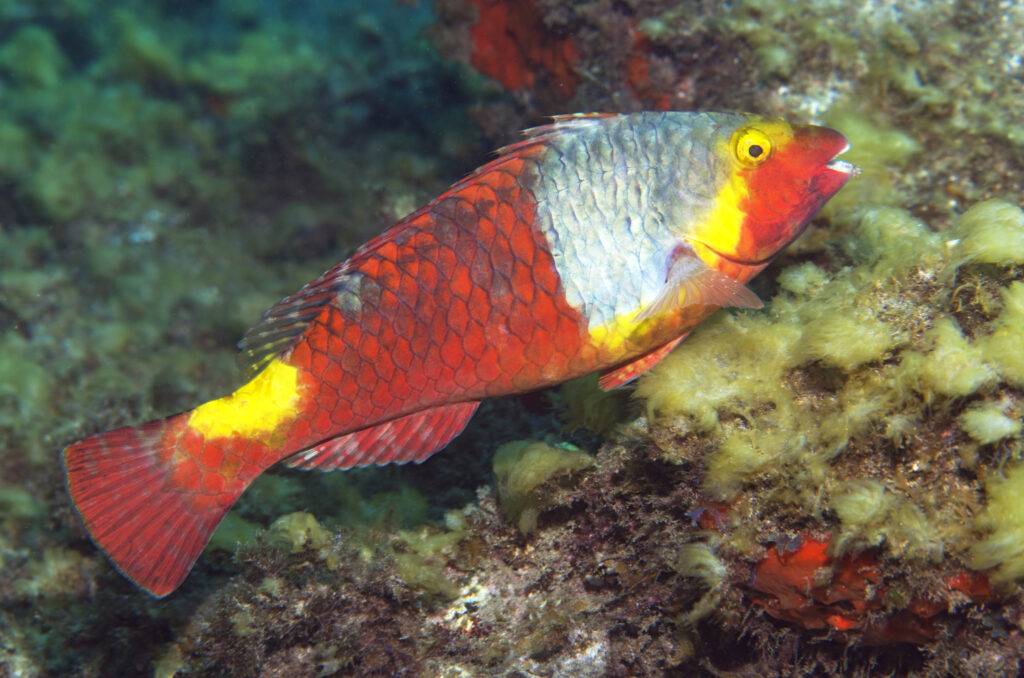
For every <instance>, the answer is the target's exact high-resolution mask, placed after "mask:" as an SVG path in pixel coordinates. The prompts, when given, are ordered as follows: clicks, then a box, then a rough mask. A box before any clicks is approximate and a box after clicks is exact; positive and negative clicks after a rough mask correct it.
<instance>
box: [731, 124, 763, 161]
mask: <svg viewBox="0 0 1024 678" xmlns="http://www.w3.org/2000/svg"><path fill="white" fill-rule="evenodd" d="M733 150H734V152H735V154H736V160H738V161H739V162H740V164H742V165H746V166H747V167H756V166H758V165H760V164H761V163H763V162H764V161H765V160H767V159H768V157H769V156H770V155H771V154H772V142H771V139H769V138H768V135H767V134H765V133H764V132H762V131H760V130H758V129H755V128H753V127H747V128H746V129H742V130H740V131H739V132H737V133H736V142H735V144H734V145H733Z"/></svg>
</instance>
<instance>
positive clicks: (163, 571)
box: [64, 413, 255, 598]
mask: <svg viewBox="0 0 1024 678" xmlns="http://www.w3.org/2000/svg"><path fill="white" fill-rule="evenodd" d="M188 418H189V414H188V413H185V414H179V415H177V416H174V417H169V418H167V419H162V420H159V421H153V422H149V423H148V424H143V425H141V426H137V427H131V428H121V429H117V430H114V431H108V432H106V433H101V434H99V435H95V436H92V437H89V438H86V439H84V440H81V441H79V442H77V443H74V444H73V445H70V446H69V447H68V448H67V449H65V450H64V468H65V472H66V473H67V482H68V491H69V492H70V494H71V499H72V501H73V502H74V505H75V508H77V509H78V512H79V513H80V514H81V516H82V519H83V520H84V521H85V526H86V528H88V530H89V533H90V534H91V535H92V538H93V541H95V542H96V544H97V545H98V546H99V547H100V548H101V549H103V551H104V552H106V554H107V556H108V557H109V558H110V560H111V561H113V563H114V565H115V566H117V568H118V569H119V570H120V571H121V572H123V573H124V574H125V575H126V576H127V577H128V578H129V579H131V580H132V581H134V582H135V583H136V584H138V585H139V586H140V587H142V588H143V589H145V590H146V591H149V592H150V593H151V594H153V595H154V596H157V597H159V598H162V597H163V596H166V595H167V594H169V593H171V592H172V591H173V590H174V589H176V588H177V587H178V585H179V584H181V582H182V580H183V579H185V577H186V575H188V572H189V570H191V569H192V565H193V564H194V563H195V561H196V558H198V557H199V554H200V552H201V551H202V550H203V547H204V546H206V543H207V542H208V541H209V540H210V536H211V535H212V534H213V531H214V529H215V528H216V527H217V525H218V523H220V521H221V519H222V518H223V517H224V514H225V513H226V512H227V510H228V509H229V508H230V507H231V505H232V504H233V503H234V502H235V500H236V499H237V498H238V495H240V494H241V493H242V490H244V489H245V487H246V486H247V485H248V484H249V482H250V481H251V480H252V477H251V476H254V475H255V474H253V473H250V474H247V475H249V476H250V477H248V478H241V477H238V476H237V475H234V476H231V477H228V476H226V475H225V472H224V468H223V464H221V463H211V462H219V460H221V459H223V458H224V456H225V454H224V453H225V452H226V450H224V449H222V448H221V447H218V446H216V445H214V444H212V443H211V442H210V441H206V440H204V439H203V438H202V436H200V435H199V434H197V433H196V432H195V431H193V430H192V429H191V428H189V426H188ZM217 440H218V442H224V443H230V441H228V440H224V439H217Z"/></svg>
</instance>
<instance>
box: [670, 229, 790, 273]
mask: <svg viewBox="0 0 1024 678" xmlns="http://www.w3.org/2000/svg"><path fill="white" fill-rule="evenodd" d="M797 235H800V234H799V233H797V234H796V235H794V236H793V238H792V239H790V240H789V242H787V243H786V244H787V245H788V244H789V243H790V242H793V240H796V237H797ZM685 239H686V240H687V241H688V242H690V243H694V244H697V245H701V246H702V247H706V248H707V249H709V250H710V251H711V252H712V253H713V254H715V255H716V256H718V257H720V258H722V259H725V260H726V261H728V262H731V263H734V264H740V265H741V266H761V265H762V264H767V263H768V262H769V261H771V260H772V259H773V258H774V257H775V253H773V254H770V255H768V256H766V257H764V258H763V259H754V260H747V259H740V258H739V257H734V256H731V255H728V254H726V253H725V252H720V251H718V250H717V249H715V248H714V247H712V246H711V245H709V244H707V243H706V242H704V241H703V240H699V239H697V238H693V237H687V238H685ZM783 247H784V246H783ZM779 249H783V248H779Z"/></svg>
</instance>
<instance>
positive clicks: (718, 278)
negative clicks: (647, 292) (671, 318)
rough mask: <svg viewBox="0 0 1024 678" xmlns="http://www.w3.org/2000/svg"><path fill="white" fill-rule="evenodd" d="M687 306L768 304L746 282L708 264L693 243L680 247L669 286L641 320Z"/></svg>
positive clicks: (667, 282) (652, 303)
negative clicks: (696, 250)
mask: <svg viewBox="0 0 1024 678" xmlns="http://www.w3.org/2000/svg"><path fill="white" fill-rule="evenodd" d="M686 306H718V307H726V306H736V307H738V308H761V307H762V306H764V304H762V303H761V300H760V299H758V298H757V295H756V294H754V293H753V292H751V291H750V290H749V289H748V288H747V287H746V286H745V285H743V284H742V283H740V282H737V281H736V280H733V279H732V278H730V277H729V276H727V275H725V274H724V273H720V272H718V271H717V270H715V269H714V268H712V267H710V266H708V265H707V264H705V263H704V261H703V260H702V259H701V258H700V257H698V256H697V254H696V252H694V251H693V250H692V249H691V248H689V247H685V246H683V247H679V248H678V249H677V250H676V253H675V256H674V258H673V260H672V264H671V266H670V267H669V271H668V276H667V278H666V280H665V286H664V287H663V288H662V290H661V293H660V294H659V295H658V296H657V298H656V299H655V300H654V301H652V302H651V303H650V304H648V305H647V307H646V308H644V309H643V310H642V311H640V313H638V314H637V316H636V318H635V320H636V321H637V322H640V321H643V320H647V319H648V318H653V317H655V316H658V315H661V314H662V313H668V312H671V311H674V310H675V309H678V308H685V307H686Z"/></svg>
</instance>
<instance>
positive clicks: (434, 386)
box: [63, 111, 857, 598]
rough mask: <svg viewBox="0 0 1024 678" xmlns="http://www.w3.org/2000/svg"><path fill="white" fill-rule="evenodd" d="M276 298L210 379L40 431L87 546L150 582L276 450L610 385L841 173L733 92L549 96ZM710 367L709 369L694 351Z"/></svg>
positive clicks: (449, 428) (685, 329)
mask: <svg viewBox="0 0 1024 678" xmlns="http://www.w3.org/2000/svg"><path fill="white" fill-rule="evenodd" d="M523 135H524V136H523V137H522V139H521V140H519V141H518V142H516V143H513V144H512V145H509V146H507V147H505V148H503V149H500V150H499V151H498V153H497V155H496V157H495V158H494V159H492V160H491V161H490V162H489V163H487V164H485V165H484V166H482V167H481V168H479V169H477V170H476V171H474V172H472V173H471V174H469V175H468V176H467V177H465V178H464V179H462V180H461V181H459V182H457V183H455V184H454V185H453V186H452V187H451V188H450V189H448V190H447V191H446V192H444V193H443V194H442V195H440V196H439V197H438V198H436V199H435V200H433V201H431V202H429V203H428V204H426V205H425V206H423V207H421V208H420V209H418V210H416V211H415V212H413V213H411V214H409V215H408V216H406V217H405V218H403V219H401V220H399V221H398V222H397V223H395V224H394V225H393V226H391V227H390V228H388V229H387V230H385V231H384V232H383V233H381V234H380V235H378V236H376V237H375V238H373V239H371V240H370V241H369V242H367V243H366V244H364V245H363V246H362V247H360V248H359V249H358V250H356V252H355V253H354V254H353V255H352V256H351V257H350V258H348V259H347V260H344V261H342V262H341V263H339V264H337V265H335V266H333V267H332V268H330V269H329V270H327V271H326V272H325V273H323V274H322V275H321V276H320V277H318V278H316V279H315V280H313V281H312V282H310V283H308V284H307V285H305V286H304V287H302V288H301V289H300V290H299V291H298V292H296V293H294V294H292V295H290V296H287V297H285V298H284V299H282V300H281V301H280V302H278V303H277V304H276V305H274V306H273V307H272V308H270V309H269V310H268V311H266V313H264V314H263V316H262V318H261V319H260V320H259V321H258V323H257V324H256V325H255V326H254V327H253V328H252V329H251V330H249V331H248V332H247V333H246V335H245V336H244V338H243V339H242V341H241V342H240V344H239V346H240V349H241V352H242V356H243V358H244V359H245V362H246V364H247V365H248V366H249V374H248V377H249V380H248V381H247V382H246V383H245V384H244V385H243V386H241V387H240V388H238V389H237V390H236V391H234V392H233V393H231V394H230V395H227V396H225V397H222V398H218V399H216V400H213V401H210V402H207V403H205V404H203V405H199V406H198V407H196V408H195V409H192V410H189V411H187V412H183V413H180V414H176V415H173V416H169V417H166V418H163V419H160V420H157V421H151V422H148V423H143V424H141V425H138V426H129V427H124V428H119V429H116V430H112V431H108V432H106V433H100V434H97V435H93V436H90V437H87V438H85V439H83V440H80V441H78V442H75V443H73V444H71V445H69V446H68V447H67V448H66V449H65V450H64V452H63V462H64V470H65V474H66V480H67V489H68V492H69V494H70V497H71V500H72V503H73V504H74V506H75V508H76V509H77V512H78V514H79V515H80V517H81V519H82V521H83V522H84V525H85V528H86V529H87V531H88V532H89V535H90V536H91V538H92V540H93V541H94V542H95V544H96V545H97V546H98V547H99V548H100V549H101V550H102V551H103V552H104V553H105V554H106V556H107V557H108V558H109V559H110V561H111V562H112V563H113V565H114V566H115V567H116V568H117V569H118V570H119V571H120V572H121V573H122V574H124V575H125V576H126V577H127V578H128V579H130V580H131V581H133V582H134V583H135V584H136V585H138V586H139V587H140V588H142V589H143V590H145V591H147V592H148V593H149V594H151V595H152V596H154V597H157V598H162V597H164V596H166V595H168V594H170V593H171V592H173V591H174V590H175V589H177V588H178V587H179V585H180V584H181V583H182V581H183V580H184V579H185V577H186V576H187V575H188V573H189V571H190V570H191V569H192V567H193V565H194V563H195V562H196V560H197V559H198V558H199V556H200V553H201V551H202V550H203V548H204V546H205V545H206V543H207V542H208V541H209V539H210V536H211V535H212V533H213V531H214V529H215V528H216V527H217V525H218V524H219V523H220V521H221V519H222V518H223V517H224V515H225V514H226V512H227V511H228V509H229V508H230V507H231V506H232V505H233V504H234V503H235V501H236V500H237V499H238V497H239V496H240V495H241V494H242V492H243V491H244V490H245V489H246V487H247V486H248V485H249V484H250V483H251V482H252V481H253V480H254V479H255V478H256V477H257V476H259V475H260V474H261V473H263V472H264V471H266V470H267V469H268V468H269V467H271V466H273V465H275V464H277V463H279V462H283V463H284V464H286V465H287V466H290V467H294V468H299V469H316V470H320V471H329V470H334V469H348V468H353V467H359V466H367V465H373V464H378V465H379V464H404V463H409V462H414V463H418V462H422V461H423V460H425V459H427V458H428V457H430V456H431V455H433V454H434V453H435V452H437V451H438V450H440V449H442V448H443V447H444V446H445V445H447V444H448V443H449V442H450V441H451V440H452V439H453V438H454V437H456V436H457V435H459V433H461V432H462V430H463V429H464V428H465V426H466V424H467V422H468V421H469V419H470V417H472V416H473V413H474V412H475V411H476V409H477V406H478V404H479V402H480V401H481V400H483V399H485V398H493V397H497V396H503V395H509V394H518V393H524V392H529V391H534V390H538V389H541V388H544V387H549V386H553V385H556V384H559V383H562V382H565V381H568V380H570V379H574V378H577V377H581V376H584V375H588V374H591V373H595V372H598V373H600V379H599V383H600V386H601V388H604V389H612V388H617V387H620V386H622V385H624V384H626V383H628V382H630V381H631V380H633V379H634V378H636V377H637V376H638V375H640V374H642V373H643V372H645V371H646V370H648V369H649V368H650V367H651V366H653V365H654V364H655V363H657V362H658V361H659V360H661V359H662V358H663V357H665V355H667V354H668V353H669V351H671V350H672V349H673V348H674V347H675V346H676V345H677V344H678V343H679V342H680V341H681V340H682V339H683V338H684V337H685V336H686V335H687V333H689V332H690V330H692V329H693V328H694V327H695V326H697V325H698V324H699V323H700V322H701V321H702V320H704V319H705V318H706V317H707V316H709V315H710V314H711V313H713V312H714V311H715V310H717V309H718V308H722V307H738V308H759V307H760V306H761V305H762V304H761V301H760V300H759V299H758V297H757V296H756V295H755V294H754V293H753V292H752V291H751V290H750V289H749V288H748V287H747V286H746V283H747V282H748V281H749V280H750V279H751V278H752V277H754V276H755V275H756V274H757V273H758V272H760V271H761V270H762V269H763V268H764V267H765V266H766V265H767V264H768V263H769V262H770V261H771V259H772V258H773V257H774V256H775V255H776V254H778V253H779V251H781V250H782V249H783V248H784V247H786V246H787V245H788V244H789V243H791V242H792V241H793V240H794V239H795V238H796V237H797V236H798V235H800V233H801V232H802V231H803V230H804V228H805V227H806V225H807V224H808V222H809V221H810V220H811V219H812V218H813V217H814V216H815V215H816V214H817V212H818V211H819V210H820V209H821V207H822V206H823V205H824V204H825V202H826V201H827V200H829V198H831V197H832V196H833V195H834V194H835V193H836V192H837V191H838V190H839V189H840V188H842V186H843V185H844V184H845V183H846V182H847V180H849V179H850V177H851V176H853V175H854V174H856V173H857V169H856V167H855V166H854V165H852V164H851V163H849V162H846V161H844V160H841V159H839V158H838V156H839V155H840V154H842V153H843V152H844V151H846V150H847V149H848V148H849V144H848V142H847V140H846V138H845V137H844V136H843V135H842V134H841V133H839V132H837V131H835V130H832V129H829V128H825V127H819V126H814V125H804V124H792V123H789V122H786V121H785V120H782V119H776V118H770V117H765V116H761V115H756V114H749V113H713V112H681V111H672V112H660V111H659V112H641V113H633V114H625V115H618V114H608V113H587V114H571V115H563V116H557V117H555V118H553V119H552V121H551V122H550V123H549V124H546V125H543V126H540V127H536V128H533V129H529V130H526V131H525V132H524V133H523ZM709 369H710V368H709Z"/></svg>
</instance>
